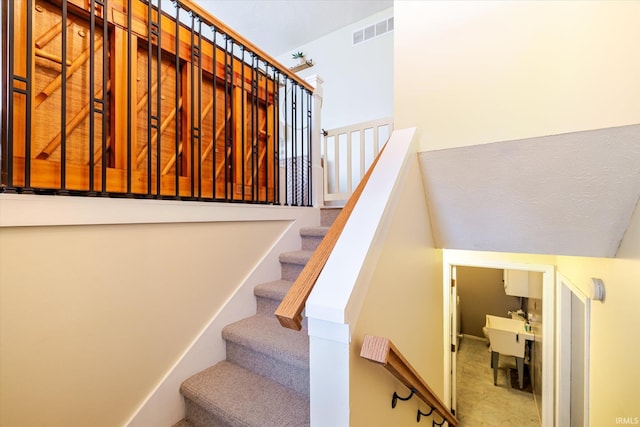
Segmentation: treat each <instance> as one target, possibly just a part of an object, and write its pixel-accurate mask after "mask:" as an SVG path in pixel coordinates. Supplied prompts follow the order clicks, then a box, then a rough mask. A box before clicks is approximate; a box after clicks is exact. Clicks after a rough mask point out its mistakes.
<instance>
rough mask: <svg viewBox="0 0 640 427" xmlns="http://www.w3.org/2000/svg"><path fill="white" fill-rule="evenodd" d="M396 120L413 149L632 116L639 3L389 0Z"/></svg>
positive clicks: (627, 120) (594, 125) (639, 117)
mask: <svg viewBox="0 0 640 427" xmlns="http://www.w3.org/2000/svg"><path fill="white" fill-rule="evenodd" d="M394 12H395V18H396V31H395V36H394V37H395V48H394V56H395V58H394V64H395V65H394V82H395V85H394V94H395V100H394V103H395V105H394V115H395V117H396V127H397V128H402V127H408V126H417V127H418V128H419V129H421V130H422V131H423V132H424V133H425V138H422V140H423V141H424V145H423V146H422V147H421V148H422V150H423V151H424V150H433V149H440V148H450V147H459V146H465V145H475V144H482V143H489V142H496V141H507V140H513V139H521V138H527V137H533V136H542V135H554V134H559V133H565V132H575V131H581V130H591V129H599V128H606V127H613V126H620V125H628V124H634V123H640V79H638V76H639V75H640V55H638V51H639V50H640V42H639V40H640V25H638V22H640V2H627V1H564V2H536V1H517V2H515V1H511V2H507V1H493V2H491V1H483V2H474V1H456V2H449V1H396V2H395V3H394Z"/></svg>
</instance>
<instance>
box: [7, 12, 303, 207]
mask: <svg viewBox="0 0 640 427" xmlns="http://www.w3.org/2000/svg"><path fill="white" fill-rule="evenodd" d="M1 28H2V64H3V66H2V84H3V87H4V90H3V93H2V135H1V136H2V140H1V144H2V145H1V149H2V151H1V153H0V156H1V159H0V160H1V161H0V176H1V182H0V191H1V192H6V193H45V194H63V195H67V194H71V195H84V196H93V195H101V196H115V197H142V198H156V199H159V198H162V199H181V200H203V201H226V202H246V203H267V204H287V205H298V206H310V205H311V200H312V198H311V192H312V190H313V189H312V188H311V183H312V180H311V177H310V174H311V135H312V132H311V123H312V120H311V104H312V93H311V92H312V90H313V88H311V87H310V86H309V85H308V84H307V83H306V82H304V81H303V80H300V79H299V78H298V77H297V76H295V75H294V74H293V73H291V72H290V71H289V70H288V69H287V68H286V67H284V66H282V65H281V64H280V63H278V62H277V61H275V60H274V59H273V58H271V57H270V56H269V55H267V54H266V53H264V52H263V51H262V50H260V49H259V48H257V47H256V46H254V45H253V44H252V43H250V42H248V41H246V40H244V39H243V38H242V37H241V36H239V35H238V34H237V33H235V32H234V31H233V30H231V29H230V28H227V27H226V26H225V25H224V24H223V23H221V22H219V21H218V20H216V19H215V18H214V17H212V16H211V15H209V14H208V13H207V12H206V11H204V10H203V9H201V8H200V7H199V6H197V5H196V4H192V3H191V2H190V1H188V0H164V1H163V0H149V1H147V0H58V1H49V0H37V1H35V0H2V27H1ZM281 171H282V172H281Z"/></svg>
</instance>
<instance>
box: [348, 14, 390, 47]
mask: <svg viewBox="0 0 640 427" xmlns="http://www.w3.org/2000/svg"><path fill="white" fill-rule="evenodd" d="M391 31H393V17H391V18H387V19H385V20H384V21H380V22H377V23H375V24H372V25H369V26H367V27H364V28H361V29H359V30H356V31H354V32H353V45H354V46H355V45H357V44H360V43H362V42H365V41H367V40H371V39H374V38H376V37H380V36H381V35H383V34H386V33H388V32H391Z"/></svg>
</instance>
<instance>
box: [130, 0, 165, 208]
mask: <svg viewBox="0 0 640 427" xmlns="http://www.w3.org/2000/svg"><path fill="white" fill-rule="evenodd" d="M152 12H153V2H152V0H149V2H148V3H147V156H146V157H147V197H150V196H151V180H152V176H151V151H152V149H151V142H152V141H151V136H152V134H153V131H152V129H155V128H157V126H155V125H154V123H153V122H154V116H153V105H152V103H151V92H152V89H153V67H152V65H153V44H152V42H151V40H152V38H153V32H154V29H153V16H152ZM159 60H160V58H158V61H159ZM158 86H160V75H159V74H158ZM156 124H157V123H156ZM157 131H159V129H157ZM137 165H138V156H136V167H137Z"/></svg>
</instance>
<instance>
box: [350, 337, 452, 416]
mask: <svg viewBox="0 0 640 427" xmlns="http://www.w3.org/2000/svg"><path fill="white" fill-rule="evenodd" d="M360 357H362V358H364V359H367V360H370V361H372V362H374V363H378V364H381V365H382V366H384V367H385V368H386V369H387V370H388V371H389V372H391V374H393V376H394V377H396V378H397V379H398V380H399V381H400V382H401V383H402V384H404V385H405V386H406V387H407V388H408V389H409V390H415V394H416V396H418V397H419V398H420V399H421V400H422V401H423V402H424V403H426V404H427V405H429V407H430V408H433V410H434V411H435V412H436V413H437V414H438V415H440V416H441V417H442V418H444V419H445V420H446V421H447V423H449V426H452V427H456V426H457V425H458V420H457V419H456V417H455V416H454V415H453V414H452V413H451V411H450V410H449V408H447V406H446V405H445V404H444V403H443V402H442V401H441V400H440V399H439V398H438V396H436V394H435V393H434V392H433V390H431V387H429V386H428V385H427V383H426V382H425V380H423V379H422V377H420V375H419V374H418V373H417V372H416V370H415V369H414V368H413V367H412V366H411V364H410V363H409V362H407V360H406V359H405V358H404V356H403V355H402V353H400V351H398V349H397V348H396V346H395V345H393V343H392V342H391V341H389V339H388V338H383V337H376V336H371V335H365V337H364V342H363V343H362V350H361V351H360Z"/></svg>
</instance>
